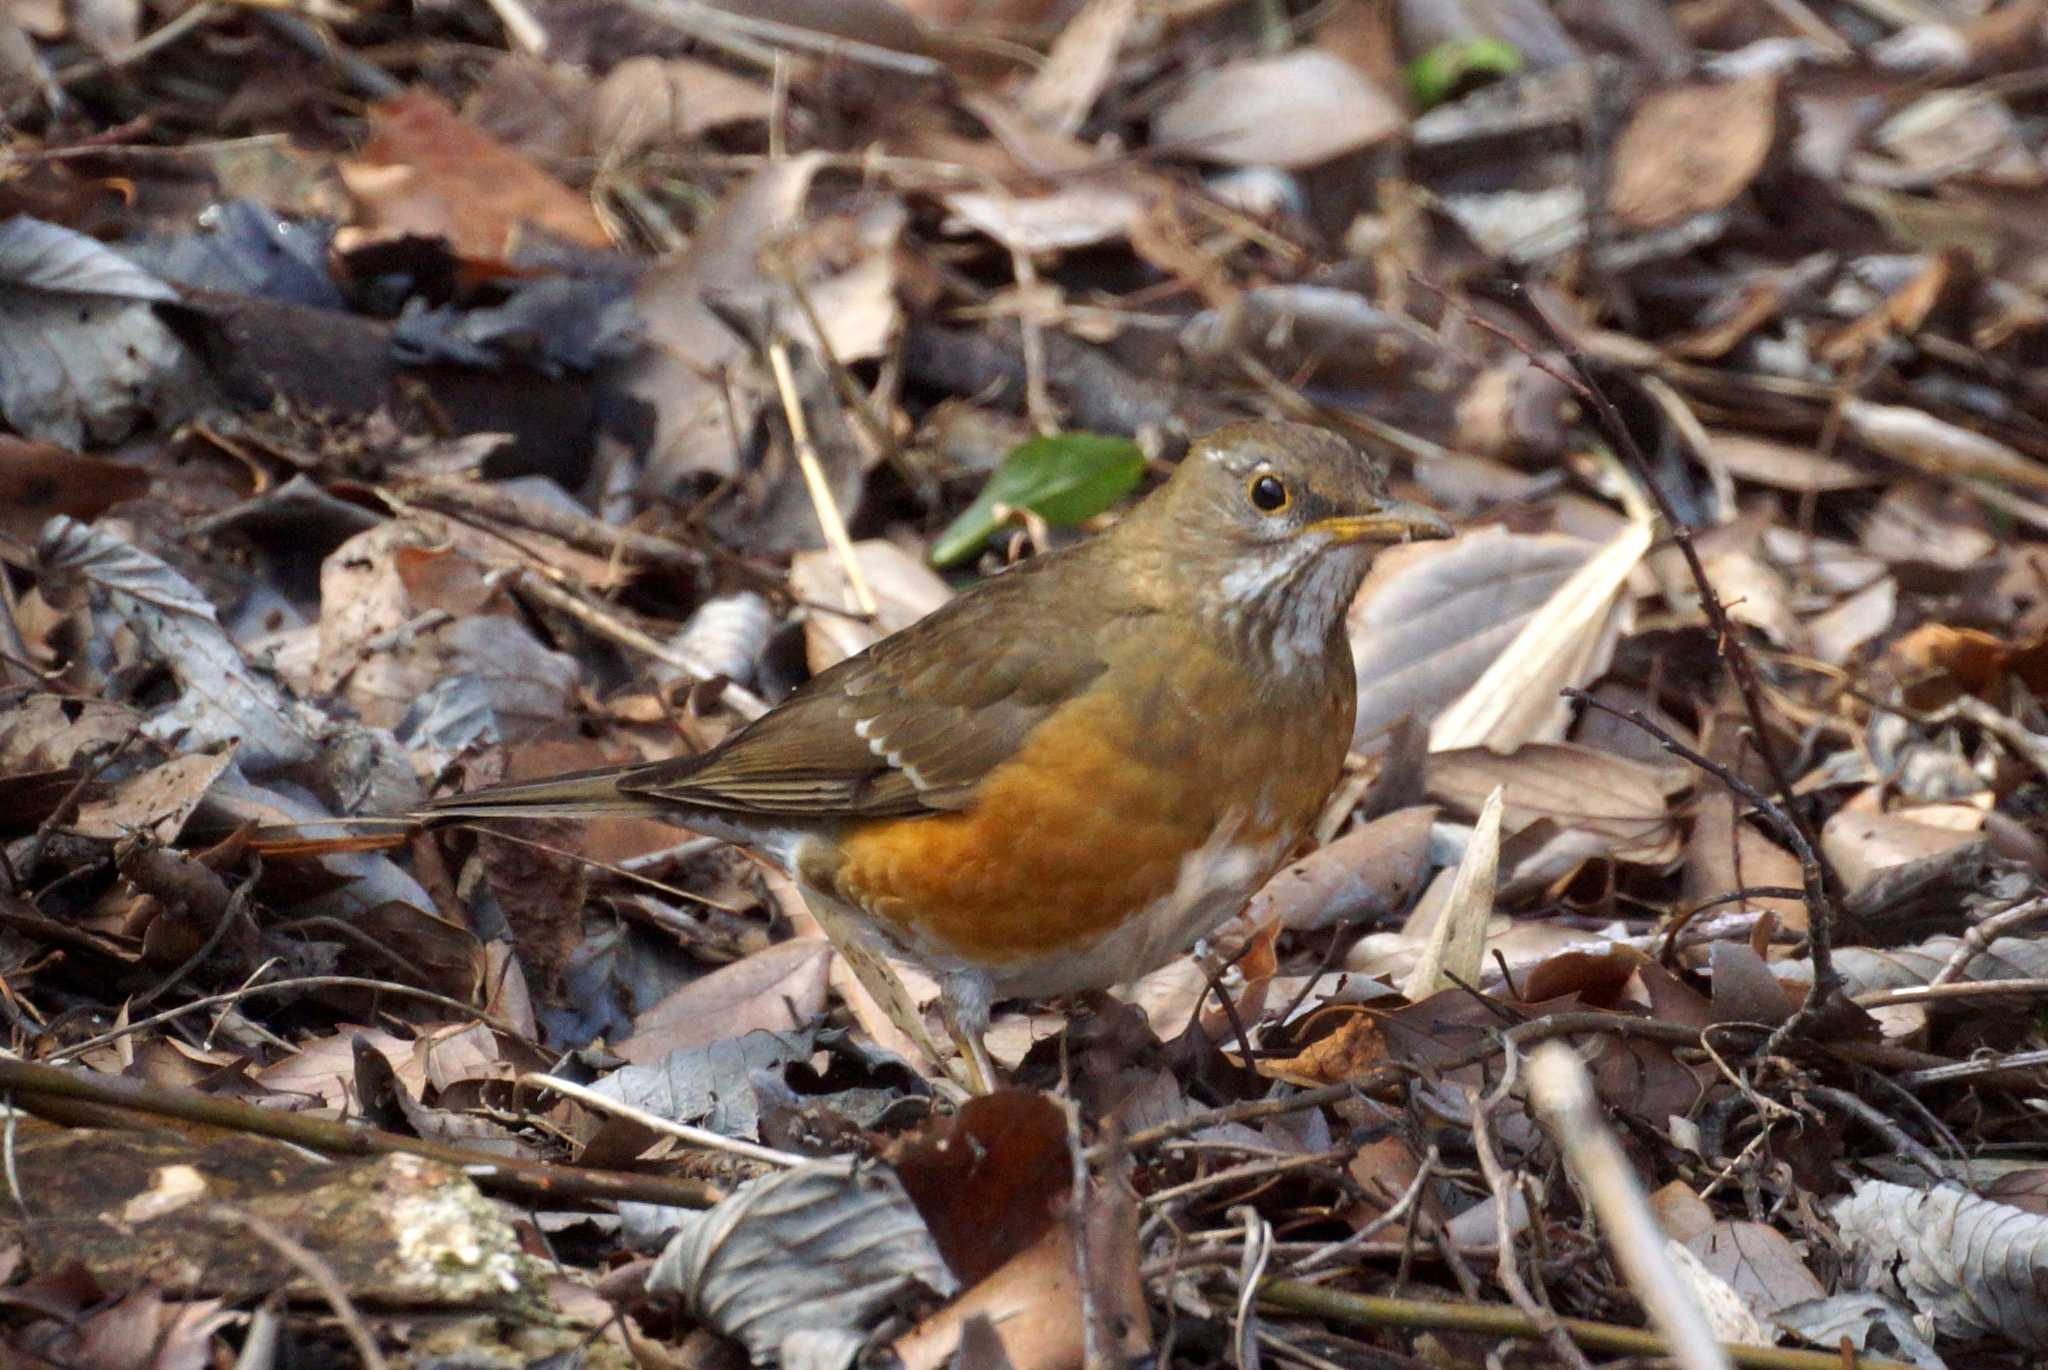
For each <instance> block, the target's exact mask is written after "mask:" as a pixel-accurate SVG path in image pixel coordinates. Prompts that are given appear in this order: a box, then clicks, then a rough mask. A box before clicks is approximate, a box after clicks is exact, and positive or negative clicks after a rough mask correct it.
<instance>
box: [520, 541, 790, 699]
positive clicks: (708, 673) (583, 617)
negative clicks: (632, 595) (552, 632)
mask: <svg viewBox="0 0 2048 1370" xmlns="http://www.w3.org/2000/svg"><path fill="white" fill-rule="evenodd" d="M517 583H518V586H519V588H520V590H522V591H523V592H525V593H526V594H530V595H532V596H533V597H534V598H535V599H537V600H539V601H541V602H542V603H543V604H546V605H547V606H548V607H549V608H551V609H554V610H557V611H558V612H560V613H562V614H565V615H567V616H568V617H570V618H572V619H574V620H576V622H578V623H580V624H582V625H583V626H584V627H586V628H588V629H590V630H591V631H592V632H594V633H596V634H597V635H598V636H600V637H604V638H609V639H610V640H611V641H613V642H616V643H617V644H619V646H621V647H625V648H627V649H629V650H631V651H635V652H639V653H640V654H641V655H643V656H650V657H653V658H654V659H655V660H656V661H659V662H661V663H662V664H663V665H664V666H670V667H673V668H674V669H676V670H678V671H681V672H682V673H683V674H684V675H686V676H688V677H689V678H690V679H692V680H699V681H703V680H710V679H712V678H713V677H714V676H716V675H717V672H715V671H713V670H712V669H711V668H710V667H708V666H706V665H705V664H704V663H703V662H701V661H698V660H697V659H695V658H694V657H691V656H687V655H685V654H684V653H682V652H679V651H677V650H676V648H675V646H674V645H673V644H672V643H667V642H663V641H662V640H661V639H659V638H657V637H654V636H652V635H651V634H648V633H643V632H641V631H640V630H639V629H638V628H636V627H634V626H633V625H632V624H630V623H628V622H626V621H625V620H624V619H622V618H620V617H619V616H618V615H617V614H614V613H610V612H608V611H606V610H604V609H602V608H599V607H598V606H597V605H595V604H592V603H590V602H589V601H588V600H586V599H584V598H583V597H582V596H580V595H577V594H574V593H572V592H570V591H568V590H565V589H563V588H562V587H561V586H559V585H557V584H555V583H554V581H553V580H551V579H550V578H549V577H547V576H546V575H543V574H541V573H540V572H539V571H537V570H535V569H533V568H528V569H526V570H524V571H521V572H520V573H519V579H518V582H517ZM718 697H719V699H720V700H721V701H722V702H724V703H726V704H729V705H731V706H732V711H733V712H734V713H736V714H738V715H739V716H740V717H741V718H746V719H755V718H759V717H760V716H761V715H762V714H765V713H767V712H768V703H767V701H766V700H764V699H762V698H761V696H759V695H757V694H755V693H754V692H753V691H752V690H749V689H748V688H747V687H746V686H744V685H741V684H739V683H737V682H735V681H733V680H730V679H728V680H726V681H725V682H724V684H723V685H721V686H720V687H719V693H718Z"/></svg>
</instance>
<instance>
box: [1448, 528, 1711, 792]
mask: <svg viewBox="0 0 2048 1370" xmlns="http://www.w3.org/2000/svg"><path fill="white" fill-rule="evenodd" d="M1650 536H1651V528H1650V525H1649V524H1648V523H1644V522H1640V521H1638V522H1632V523H1630V524H1629V525H1628V526H1627V527H1626V528H1624V529H1623V530H1622V532H1621V533H1620V534H1619V535H1617V536H1616V537H1615V538H1614V540H1613V541H1611V542H1609V543H1608V544H1607V545H1606V546H1605V547H1602V548H1601V549H1600V550H1599V551H1597V552H1595V553H1594V554H1593V555H1592V556H1591V557H1589V558H1587V560H1586V563H1585V565H1583V566H1581V567H1580V568H1579V569H1578V570H1577V571H1575V572H1574V573H1573V574H1572V575H1571V577H1570V578H1569V579H1567V580H1566V581H1565V582H1564V584H1562V585H1560V586H1558V587H1557V589H1556V591H1555V592H1554V593H1552V595H1551V596H1550V598H1548V599H1546V600H1545V601H1544V602H1543V603H1542V604H1541V605H1540V606H1538V608H1537V609H1536V611H1535V613H1533V614H1531V615H1530V616H1529V618H1528V620H1527V621H1526V622H1525V623H1524V624H1523V625H1522V630H1521V631H1520V632H1519V633H1517V634H1516V635H1515V640H1514V641H1513V642H1511V643H1509V644H1508V645H1507V647H1506V648H1505V649H1503V650H1502V652H1501V654H1500V655H1499V656H1498V657H1496V658H1494V660H1493V663H1492V664H1491V665H1490V666H1488V667H1487V668H1486V670H1485V672H1484V673H1483V674H1482V675H1481V676H1480V677H1479V679H1477V680H1475V681H1474V682H1472V685H1471V687H1470V688H1468V689H1467V690H1466V691H1465V693H1464V694H1463V695H1461V696H1459V698H1458V699H1457V701H1456V702H1455V703H1453V704H1452V705H1451V706H1450V707H1449V708H1448V709H1446V710H1444V711H1443V713H1441V714H1439V715H1437V718H1436V721H1435V723H1433V724H1431V725H1430V730H1429V746H1430V750H1432V751H1454V750H1456V749H1458V748H1460V747H1489V748H1491V749H1492V750H1494V751H1497V752H1501V753H1503V754H1505V753H1508V752H1512V751H1514V750H1515V749H1516V748H1517V747H1520V746H1521V745H1522V744H1524V743H1526V742H1558V741H1562V740H1563V739H1564V735H1565V730H1566V728H1567V726H1568V725H1569V723H1570V716H1571V703H1570V701H1569V700H1566V699H1563V698H1560V695H1561V693H1562V692H1563V691H1564V690H1565V689H1566V688H1568V687H1573V686H1582V685H1587V684H1590V683H1591V682H1592V681H1593V679H1594V678H1595V677H1597V676H1599V675H1600V674H1601V673H1603V672H1604V671H1605V670H1606V669H1607V663H1608V662H1609V661H1610V660H1612V659H1613V656H1614V644H1615V643H1616V641H1618V640H1619V638H1620V636H1621V634H1622V633H1624V632H1626V631H1627V629H1628V621H1629V617H1630V614H1629V610H1630V606H1631V603H1632V601H1630V600H1628V599H1625V598H1623V597H1622V596H1621V590H1622V587H1623V586H1624V585H1626V584H1627V583H1628V578H1629V576H1630V575H1631V574H1632V573H1633V572H1634V571H1635V568H1636V565H1637V563H1638V562H1640V561H1641V560H1642V558H1643V554H1644V553H1645V552H1647V551H1649V549H1650ZM1717 583H1718V582H1717Z"/></svg>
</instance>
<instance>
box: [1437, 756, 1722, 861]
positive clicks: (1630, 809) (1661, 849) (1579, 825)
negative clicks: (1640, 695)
mask: <svg viewBox="0 0 2048 1370" xmlns="http://www.w3.org/2000/svg"><path fill="white" fill-rule="evenodd" d="M1691 783H1692V782H1691V778H1690V776H1689V775H1688V774H1687V773H1686V772H1684V771H1683V770H1679V769H1674V768H1660V767H1656V766H1649V765H1645V764H1644V763H1642V762H1640V761H1630V760H1628V759H1626V758H1624V757H1619V756H1615V755H1612V754H1611V753H1608V752H1600V751H1594V750H1592V749H1591V748H1587V747H1578V746H1573V745H1571V744H1570V743H1540V744H1535V745H1532V746H1527V747H1524V748H1522V749H1521V750H1520V751H1518V752H1516V753H1515V754H1514V755H1512V756H1500V755H1497V754H1495V753H1493V752H1490V751H1487V750H1486V749H1484V748H1468V749H1466V750H1464V751H1456V752H1438V753H1436V754H1434V755H1432V756H1431V757H1430V761H1429V775H1428V789H1429V794H1430V797H1431V798H1433V799H1439V800H1441V801H1443V802H1444V803H1446V804H1449V805H1452V806H1453V807H1455V808H1458V809H1461V810H1463V811H1464V812H1466V813H1477V812H1478V811H1479V809H1480V807H1481V805H1482V804H1484V803H1485V800H1486V796H1487V795H1488V794H1489V793H1490V792H1491V791H1492V790H1493V789H1494V787H1495V786H1500V787H1502V788H1503V790H1504V794H1503V799H1504V802H1505V806H1506V807H1505V810H1504V821H1503V830H1504V831H1506V832H1510V833H1513V832H1520V831H1521V830H1522V829H1523V828H1526V827H1528V826H1529V825H1530V824H1531V823H1534V822H1535V821H1536V820H1537V819H1539V818H1549V819H1553V820H1555V821H1556V822H1557V823H1559V824H1560V825H1562V826H1564V827H1567V828H1575V829H1579V830H1581V831H1584V832H1588V833H1593V834H1597V835H1598V836H1600V837H1601V838H1602V839H1603V840H1605V841H1606V842H1608V843H1610V844H1611V845H1612V848H1613V852H1614V855H1615V856H1616V857H1618V858H1621V859H1624V860H1628V861H1636V862H1641V863H1643V864H1646V865H1655V864H1660V863H1662V862H1665V861H1669V860H1671V859H1672V858H1673V857H1675V856H1677V855H1678V825H1677V823H1676V821H1675V819H1674V817H1673V815H1672V814H1671V812H1670V809H1669V803H1668V801H1669V799H1670V797H1671V796H1673V795H1675V794H1678V793H1680V792H1682V791H1683V790H1685V789H1686V788H1687V787H1688V786H1689V785H1690V784H1691Z"/></svg>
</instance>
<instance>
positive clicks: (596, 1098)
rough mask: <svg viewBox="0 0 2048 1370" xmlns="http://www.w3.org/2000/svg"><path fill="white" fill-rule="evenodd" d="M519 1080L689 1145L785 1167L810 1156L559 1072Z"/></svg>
mask: <svg viewBox="0 0 2048 1370" xmlns="http://www.w3.org/2000/svg"><path fill="white" fill-rule="evenodd" d="M519 1083H520V1084H522V1085H526V1086H527V1087H529V1088H531V1089H546V1090H552V1091H554V1092H555V1093H556V1094H559V1095H561V1096H562V1097H563V1098H565V1099H574V1100H575V1101H576V1102H577V1103H579V1104H582V1105H583V1106H584V1107H585V1108H590V1109H595V1110H596V1111H598V1112H599V1113H608V1114H610V1115H612V1116H613V1117H615V1118H624V1119H626V1120H627V1121H629V1122H634V1123H638V1124H639V1125H640V1126H642V1127H644V1128H646V1129H648V1130H649V1131H651V1132H660V1133H664V1134H666V1135H667V1136H670V1137H675V1138H678V1139H680V1140H682V1141H685V1142H688V1143H689V1144H690V1145H691V1146H696V1147H703V1148H704V1149H705V1150H707V1151H723V1152H726V1153H728V1154H730V1155H733V1156H740V1157H743V1158H745V1159H746V1160H749V1161H759V1162H761V1163H762V1164H763V1165H775V1166H782V1167H785V1168H787V1167H789V1166H798V1165H803V1164H805V1163H807V1162H808V1161H810V1160H811V1159H812V1158H811V1157H809V1156H799V1155H797V1154H796V1153H795V1152H791V1151H777V1150H776V1149H775V1148H774V1147H772V1146H761V1145H760V1144H758V1143H756V1142H749V1141H745V1140H743V1139H741V1138H738V1137H727V1136H725V1135H724V1134H723V1133H718V1132H713V1131H711V1130H710V1129H709V1128H703V1127H692V1126H691V1125H690V1124H688V1123H679V1122H676V1121H675V1120H674V1119H671V1118H664V1117H662V1116H661V1115H660V1114H658V1113H649V1112H648V1111H647V1110H646V1109H644V1108H635V1107H634V1106H633V1105H631V1104H629V1103H627V1102H625V1100H623V1099H614V1098H612V1097H611V1096H610V1095H608V1094H600V1093H598V1092H597V1091H596V1090H594V1089H588V1088H585V1087H584V1086H582V1085H579V1084H575V1083H572V1082H571V1081H568V1080H564V1079H562V1078H560V1077H559V1076H555V1075H546V1074H543V1073H541V1072H540V1071H528V1072H527V1073H526V1074H524V1075H522V1076H520V1077H519Z"/></svg>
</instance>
